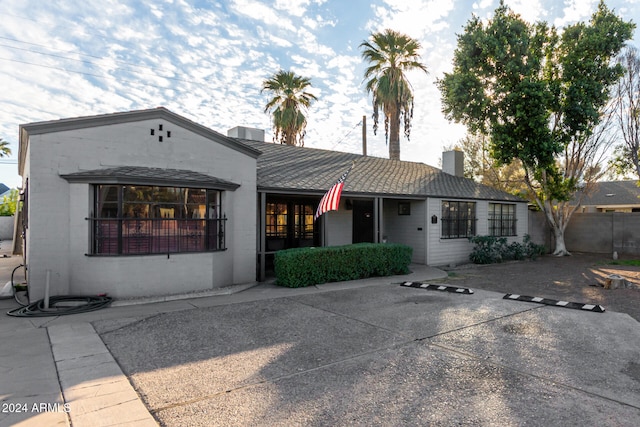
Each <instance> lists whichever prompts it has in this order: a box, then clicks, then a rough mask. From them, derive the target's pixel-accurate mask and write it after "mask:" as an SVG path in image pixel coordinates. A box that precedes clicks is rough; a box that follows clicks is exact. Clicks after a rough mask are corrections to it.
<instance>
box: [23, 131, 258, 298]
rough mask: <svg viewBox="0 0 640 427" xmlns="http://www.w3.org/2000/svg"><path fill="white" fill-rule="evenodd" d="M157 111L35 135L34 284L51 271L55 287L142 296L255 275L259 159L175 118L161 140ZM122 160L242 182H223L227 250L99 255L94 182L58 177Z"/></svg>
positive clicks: (31, 163) (28, 165)
mask: <svg viewBox="0 0 640 427" xmlns="http://www.w3.org/2000/svg"><path fill="white" fill-rule="evenodd" d="M158 122H159V121H158V120H147V121H139V122H132V123H124V124H118V125H109V126H98V127H93V128H86V129H79V130H70V131H62V132H55V133H47V134H42V135H34V136H31V137H30V140H29V152H28V156H27V161H26V162H25V173H24V176H23V178H24V179H26V178H29V213H28V216H29V218H28V221H29V228H28V230H27V233H28V234H27V242H26V252H27V260H28V263H29V273H30V274H29V285H30V293H31V295H32V297H33V298H34V299H39V298H42V296H43V295H44V284H45V277H46V272H47V270H48V271H50V272H51V290H50V293H51V295H56V294H57V295H63V294H95V293H98V292H106V293H109V294H110V295H112V296H115V297H138V296H150V295H163V294H172V293H182V292H190V291H195V290H203V289H211V288H216V287H220V286H225V285H231V284H234V283H246V282H251V281H253V280H255V236H256V234H255V233H256V203H255V195H256V160H255V159H254V158H252V157H251V156H248V155H246V154H244V153H242V152H239V151H236V150H234V149H232V148H229V147H227V146H224V145H222V144H219V143H216V141H213V140H211V139H209V138H205V137H204V136H201V135H198V134H195V133H193V132H191V131H189V130H187V129H182V128H180V127H179V126H177V125H174V124H172V123H169V122H165V123H164V126H165V129H167V130H170V131H172V137H171V139H170V140H169V139H168V140H165V141H163V142H159V141H158V137H157V136H151V135H150V131H149V129H152V128H157V127H158V124H159V123H158ZM115 166H143V167H159V168H171V169H186V170H191V171H196V172H201V173H204V174H207V175H210V176H214V177H217V178H221V179H224V180H227V181H231V182H234V183H237V184H240V187H239V188H238V189H236V190H235V191H225V192H224V196H223V207H222V209H223V211H224V213H226V215H227V217H228V218H229V219H228V221H227V225H226V227H227V228H226V230H227V236H226V245H227V248H228V249H227V250H226V251H220V252H209V253H197V254H175V255H174V254H172V255H171V256H169V257H168V256H167V255H144V256H122V257H95V256H94V257H91V256H87V255H86V254H88V253H89V252H90V240H91V236H90V229H89V228H90V227H89V222H88V221H87V220H86V218H87V217H89V216H90V215H91V213H92V205H93V203H92V197H91V194H92V191H91V186H90V185H89V184H81V183H77V184H70V183H69V182H67V181H66V180H64V179H63V178H61V177H60V175H63V174H69V173H73V172H78V171H83V170H92V169H102V168H108V167H115Z"/></svg>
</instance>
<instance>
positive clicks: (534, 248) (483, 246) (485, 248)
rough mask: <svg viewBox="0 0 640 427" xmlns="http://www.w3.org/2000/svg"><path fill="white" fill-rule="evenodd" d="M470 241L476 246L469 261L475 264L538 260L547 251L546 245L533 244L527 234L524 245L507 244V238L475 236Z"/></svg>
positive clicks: (516, 243)
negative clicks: (527, 259)
mask: <svg viewBox="0 0 640 427" xmlns="http://www.w3.org/2000/svg"><path fill="white" fill-rule="evenodd" d="M469 241H470V242H471V243H473V244H474V245H475V246H474V247H473V251H471V254H469V259H470V260H471V262H473V263H474V264H492V263H496V262H502V261H509V260H523V259H526V258H531V259H536V258H537V257H538V256H540V255H542V254H544V253H545V251H546V249H545V247H544V245H538V244H535V243H533V242H532V241H531V237H530V236H529V235H528V234H525V236H524V239H522V243H519V242H512V243H511V244H507V238H506V237H495V236H473V237H469Z"/></svg>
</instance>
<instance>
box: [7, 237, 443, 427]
mask: <svg viewBox="0 0 640 427" xmlns="http://www.w3.org/2000/svg"><path fill="white" fill-rule="evenodd" d="M5 250H6V249H5ZM1 256H2V254H1V253H0V283H1V284H4V283H5V282H6V281H8V280H9V278H10V273H11V270H12V269H13V267H14V266H17V265H19V264H20V262H21V259H20V257H9V258H1ZM412 269H413V273H411V274H409V275H406V276H395V277H382V278H371V279H368V280H361V281H351V282H340V283H329V284H324V285H320V286H311V287H308V288H299V289H290V288H282V287H278V286H274V285H272V284H268V283H264V284H258V285H255V286H251V287H248V286H236V287H232V288H229V289H223V290H220V291H218V292H217V295H212V296H206V297H199V298H187V297H189V296H185V297H182V298H179V297H173V298H163V299H164V300H165V301H161V302H149V301H158V299H157V298H154V299H149V300H147V301H145V300H137V301H135V302H136V304H133V303H132V301H116V302H114V304H113V305H112V306H111V307H109V308H106V309H102V310H99V311H95V312H90V313H82V314H75V315H70V316H59V317H35V318H15V317H10V316H7V315H5V314H4V313H6V312H7V311H9V310H10V309H13V308H17V307H18V304H17V303H16V302H15V301H14V300H13V299H4V300H0V311H1V312H2V315H1V316H0V343H1V346H0V401H1V402H0V403H1V404H2V408H0V409H1V411H0V427H3V426H29V427H30V426H33V427H36V426H37V427H39V426H43V425H46V426H57V425H60V426H68V425H70V424H72V425H73V426H74V427H82V426H91V427H94V426H113V425H135V426H146V425H157V422H156V421H155V419H154V418H153V416H152V415H150V413H149V411H148V410H147V408H146V407H145V405H144V404H143V403H142V401H141V400H140V398H139V396H138V394H137V393H136V392H135V390H134V389H133V387H132V386H131V384H130V382H129V381H128V379H127V377H126V376H125V375H124V374H123V373H122V370H121V369H120V367H119V365H118V363H116V361H115V360H114V358H113V356H112V355H111V354H110V353H109V351H108V350H107V348H106V347H105V345H104V343H103V341H102V340H101V338H100V337H99V336H98V334H97V333H96V331H95V329H94V327H93V326H92V323H95V322H100V323H101V324H109V325H110V326H111V327H113V326H114V325H127V324H130V323H133V322H137V321H139V320H142V319H145V318H150V317H153V316H156V315H158V314H161V313H171V312H181V311H185V310H194V309H199V308H206V307H214V306H226V305H229V304H238V303H246V302H250V301H260V300H270V299H277V298H285V297H292V296H304V295H313V294H319V293H327V292H332V291H340V290H341V289H355V288H359V287H367V286H375V285H386V284H389V283H392V282H395V283H399V282H401V281H406V280H415V281H419V280H433V279H437V278H442V277H445V276H446V273H444V272H442V271H441V270H438V269H434V268H430V267H426V266H419V265H416V266H412ZM145 302H146V303H145Z"/></svg>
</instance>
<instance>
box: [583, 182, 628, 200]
mask: <svg viewBox="0 0 640 427" xmlns="http://www.w3.org/2000/svg"><path fill="white" fill-rule="evenodd" d="M639 196H640V187H638V185H637V181H605V182H598V183H596V185H595V186H594V188H593V189H591V190H590V191H589V192H587V194H585V195H584V197H583V199H582V205H583V206H603V205H640V198H638V197H639Z"/></svg>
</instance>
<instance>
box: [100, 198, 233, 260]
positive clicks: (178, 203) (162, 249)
mask: <svg viewBox="0 0 640 427" xmlns="http://www.w3.org/2000/svg"><path fill="white" fill-rule="evenodd" d="M94 188H95V213H96V215H95V218H90V220H91V222H92V230H93V245H92V253H93V254H96V255H142V254H165V253H180V252H205V251H217V250H224V249H226V248H225V222H226V218H224V217H221V215H220V213H221V193H222V192H221V191H219V190H207V189H198V188H185V187H160V186H145V185H96V186H95V187H94Z"/></svg>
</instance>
